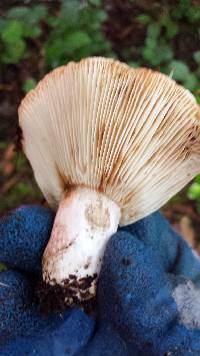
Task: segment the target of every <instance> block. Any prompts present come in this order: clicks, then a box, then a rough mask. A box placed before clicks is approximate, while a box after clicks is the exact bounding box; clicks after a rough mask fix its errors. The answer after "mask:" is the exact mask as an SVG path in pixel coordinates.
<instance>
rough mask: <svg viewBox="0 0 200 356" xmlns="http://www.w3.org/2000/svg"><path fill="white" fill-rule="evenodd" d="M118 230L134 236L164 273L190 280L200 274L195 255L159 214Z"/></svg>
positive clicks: (199, 264) (199, 263)
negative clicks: (158, 262) (152, 256)
mask: <svg viewBox="0 0 200 356" xmlns="http://www.w3.org/2000/svg"><path fill="white" fill-rule="evenodd" d="M120 230H121V231H126V232H129V233H132V234H133V235H136V236H137V238H138V239H139V240H140V241H142V242H143V243H144V245H145V246H146V247H147V248H148V250H149V251H152V253H153V254H154V255H155V256H156V258H158V259H159V261H160V265H161V266H163V269H164V270H165V271H166V272H170V273H174V274H183V275H184V276H186V277H187V278H191V279H195V278H196V277H197V276H198V274H199V273H200V260H199V259H198V258H197V255H195V254H194V252H193V251H192V249H191V248H190V247H189V246H188V244H187V243H186V242H185V241H184V240H183V238H182V237H181V236H180V235H179V234H178V233H176V232H175V231H174V230H173V229H172V227H171V226H170V224H169V223H168V221H167V220H166V219H165V218H164V217H163V216H162V215H161V214H160V213H159V212H156V213H154V214H151V215H150V216H148V217H146V218H145V219H142V220H140V221H138V222H136V223H135V224H132V225H129V226H126V227H123V228H121V229H120Z"/></svg>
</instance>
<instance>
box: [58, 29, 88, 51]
mask: <svg viewBox="0 0 200 356" xmlns="http://www.w3.org/2000/svg"><path fill="white" fill-rule="evenodd" d="M65 41H66V47H68V49H69V51H70V52H73V51H75V50H77V49H79V48H81V47H84V46H88V45H90V44H91V42H92V41H91V39H90V37H89V35H88V34H87V33H86V32H83V31H76V32H72V33H70V34H69V35H67V36H66V37H65Z"/></svg>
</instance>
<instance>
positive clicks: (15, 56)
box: [1, 39, 26, 63]
mask: <svg viewBox="0 0 200 356" xmlns="http://www.w3.org/2000/svg"><path fill="white" fill-rule="evenodd" d="M25 54H26V43H25V42H24V40H22V39H18V41H16V42H15V43H7V44H6V50H5V51H4V53H3V54H2V56H1V60H2V62H3V63H18V61H19V60H20V59H22V58H23V57H24V56H25Z"/></svg>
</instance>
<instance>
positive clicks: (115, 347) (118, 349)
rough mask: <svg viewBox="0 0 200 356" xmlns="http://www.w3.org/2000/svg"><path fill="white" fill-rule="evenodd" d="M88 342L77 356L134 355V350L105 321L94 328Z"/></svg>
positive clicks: (135, 353)
mask: <svg viewBox="0 0 200 356" xmlns="http://www.w3.org/2000/svg"><path fill="white" fill-rule="evenodd" d="M95 331H96V332H95V334H94V335H93V337H92V339H91V340H90V342H89V343H88V344H87V345H86V347H85V348H84V349H83V350H82V352H81V353H80V354H79V356H91V355H92V356H102V355H103V356H113V355H115V356H134V355H137V352H136V350H133V348H132V347H130V348H129V347H128V345H127V344H126V343H125V342H124V340H123V339H122V338H120V336H119V334H118V333H117V332H116V331H115V330H114V329H113V328H112V327H111V326H110V324H108V323H107V322H101V323H100V324H99V325H98V326H97V327H96V329H95Z"/></svg>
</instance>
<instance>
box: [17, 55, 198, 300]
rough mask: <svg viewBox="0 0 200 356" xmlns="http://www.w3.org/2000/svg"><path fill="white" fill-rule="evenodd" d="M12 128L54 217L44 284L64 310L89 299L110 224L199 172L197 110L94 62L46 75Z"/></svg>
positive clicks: (155, 205)
mask: <svg viewBox="0 0 200 356" xmlns="http://www.w3.org/2000/svg"><path fill="white" fill-rule="evenodd" d="M19 122H20V126H21V129H22V132H23V142H22V143H23V148H24V151H25V153H26V155H27V157H28V159H29V161H30V163H31V165H32V168H33V171H34V174H35V178H36V181H37V182H38V185H39V186H40V188H41V190H42V192H43V194H44V196H45V197H46V199H47V201H48V202H49V204H50V206H51V207H53V208H54V209H57V214H56V218H55V222H54V226H53V230H52V233H51V237H50V240H49V243H48V245H47V247H46V250H45V252H44V255H43V279H44V281H45V282H46V283H47V284H48V285H51V286H55V285H59V286H61V288H63V290H65V291H66V296H65V302H66V304H69V305H71V304H74V303H77V302H79V301H84V300H88V299H90V298H92V297H93V296H94V295H95V290H96V283H97V278H98V274H99V272H100V268H101V261H102V257H103V254H104V250H105V247H106V244H107V242H108V239H109V238H110V236H111V235H112V234H114V233H115V232H116V230H117V228H118V225H120V226H124V225H127V224H130V223H133V222H135V221H137V220H139V219H141V218H144V217H145V216H147V215H149V214H150V213H152V212H154V211H155V210H157V209H159V208H160V207H161V206H162V205H163V204H164V203H166V202H167V201H168V200H169V199H170V198H171V197H172V196H173V195H174V194H175V193H177V192H178V191H179V190H180V189H181V188H183V187H184V186H185V185H186V184H187V183H188V182H189V181H190V180H191V179H192V178H193V177H194V176H195V175H196V174H197V173H198V172H199V171H200V108H199V106H198V104H197V103H196V101H195V98H194V97H193V95H192V94H191V93H190V92H189V91H188V90H186V89H184V88H183V87H181V86H180V85H178V84H176V82H175V81H174V80H172V79H171V78H169V77H167V76H166V75H164V74H161V73H159V72H156V71H153V70H151V69H145V68H137V69H133V68H130V67H128V66H127V65H126V64H123V63H120V62H119V61H116V60H112V59H105V58H99V57H93V58H87V59H84V60H81V61H80V62H79V63H74V62H70V63H68V64H67V65H66V66H62V67H60V68H57V69H55V70H53V71H52V72H51V73H49V74H47V75H46V76H45V78H44V79H43V80H42V81H41V82H40V83H39V84H38V85H37V87H36V88H35V89H34V90H32V91H31V92H30V93H28V94H27V95H26V97H25V99H24V100H23V101H22V103H21V106H20V108H19Z"/></svg>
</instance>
